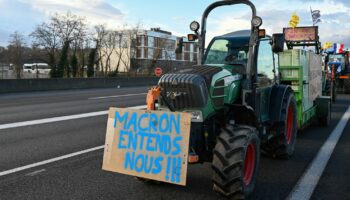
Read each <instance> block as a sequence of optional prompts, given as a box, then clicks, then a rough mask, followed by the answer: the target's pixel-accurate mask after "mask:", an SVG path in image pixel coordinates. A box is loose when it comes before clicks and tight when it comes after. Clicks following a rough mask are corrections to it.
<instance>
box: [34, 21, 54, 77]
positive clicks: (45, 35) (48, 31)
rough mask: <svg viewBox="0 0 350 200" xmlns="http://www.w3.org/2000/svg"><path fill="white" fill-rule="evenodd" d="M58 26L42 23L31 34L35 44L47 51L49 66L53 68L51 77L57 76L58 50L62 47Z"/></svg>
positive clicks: (51, 23) (51, 22)
mask: <svg viewBox="0 0 350 200" xmlns="http://www.w3.org/2000/svg"><path fill="white" fill-rule="evenodd" d="M58 30H59V29H58V26H57V24H55V23H53V21H50V22H49V23H46V22H44V23H42V24H40V25H38V26H37V27H36V28H35V30H34V31H33V32H32V33H31V34H30V36H31V37H33V38H34V39H35V40H34V43H35V44H36V45H37V46H39V47H42V48H44V49H45V50H46V52H47V55H48V60H49V65H50V66H51V76H52V77H56V76H57V64H56V62H57V59H56V57H57V53H58V48H60V46H61V41H60V38H59V35H58Z"/></svg>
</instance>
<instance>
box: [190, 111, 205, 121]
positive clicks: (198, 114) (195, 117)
mask: <svg viewBox="0 0 350 200" xmlns="http://www.w3.org/2000/svg"><path fill="white" fill-rule="evenodd" d="M188 112H189V113H191V122H203V115H202V111H188Z"/></svg>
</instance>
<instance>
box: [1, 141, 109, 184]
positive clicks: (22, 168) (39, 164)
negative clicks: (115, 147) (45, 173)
mask: <svg viewBox="0 0 350 200" xmlns="http://www.w3.org/2000/svg"><path fill="white" fill-rule="evenodd" d="M103 148H104V145H102V146H98V147H94V148H91V149H86V150H83V151H78V152H75V153H71V154H67V155H64V156H59V157H56V158H52V159H48V160H44V161H41V162H37V163H33V164H30V165H25V166H22V167H17V168H14V169H10V170H6V171H3V172H0V177H1V176H5V175H9V174H13V173H16V172H20V171H23V170H26V169H30V168H33V167H38V166H41V165H46V164H49V163H53V162H57V161H60V160H63V159H67V158H71V157H74V156H78V155H81V154H85V153H89V152H92V151H97V150H100V149H103Z"/></svg>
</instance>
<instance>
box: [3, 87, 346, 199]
mask: <svg viewBox="0 0 350 200" xmlns="http://www.w3.org/2000/svg"><path fill="white" fill-rule="evenodd" d="M146 90H147V88H145V87H140V88H121V89H99V90H76V91H61V92H37V93H22V94H9V95H0V125H2V124H8V123H14V122H22V121H29V120H36V119H43V118H51V117H59V116H67V115H74V114H81V113H88V112H95V111H103V110H107V109H108V108H109V107H110V106H117V107H129V106H136V105H143V104H144V102H145V94H144V93H145V91H146ZM96 97H97V98H96ZM99 97H103V98H99ZM349 105H350V96H346V95H339V100H338V101H337V102H336V103H335V104H334V105H333V108H332V115H333V119H332V121H331V125H330V126H329V127H327V128H322V127H318V126H312V127H310V128H307V129H305V130H303V131H302V132H299V135H298V141H297V145H296V151H295V154H294V156H293V157H292V158H291V159H290V160H278V159H271V158H267V157H262V159H261V163H260V169H259V177H258V181H257V186H256V190H255V193H254V195H253V196H252V199H268V200H273V199H285V198H286V197H287V196H288V195H289V194H290V192H291V191H292V189H293V187H294V186H295V185H296V183H297V182H298V180H299V178H300V177H301V176H302V175H303V174H304V172H305V170H306V169H307V167H308V166H309V164H310V163H311V161H312V160H313V158H314V157H315V155H316V154H317V152H318V151H319V149H320V147H321V146H322V145H323V143H324V142H325V141H326V139H327V138H328V136H329V134H330V133H331V132H332V131H333V129H334V128H335V126H336V125H337V123H338V122H339V120H340V118H341V117H342V115H343V113H344V112H345V111H346V109H347V108H348V107H349ZM106 119H107V116H106V115H100V116H95V117H89V118H81V119H74V120H66V121H60V122H53V123H46V124H40V125H32V126H24V127H18V128H10V129H3V130H0V173H1V172H2V171H6V170H10V169H14V168H17V167H21V166H25V165H29V164H33V163H37V162H40V161H44V160H47V159H51V158H55V157H58V156H62V155H67V154H71V153H74V152H78V151H82V150H85V149H90V148H93V147H98V146H101V145H103V144H104V139H105V138H104V137H105V130H106ZM349 130H350V124H349V123H348V124H347V125H346V128H345V129H344V132H343V135H342V137H341V138H340V141H339V143H338V145H337V146H336V149H335V151H334V153H333V155H332V157H331V159H330V161H329V163H328V165H327V167H326V169H325V171H324V173H323V175H322V177H321V179H320V181H319V182H318V185H317V187H316V189H315V192H314V193H313V195H312V199H315V200H316V199H317V200H318V199H350V185H349V184H348V183H349V182H350V172H349V170H348V169H349V166H350V160H349V155H350V148H349V145H350V135H349V134H350V131H349ZM102 157H103V151H102V150H95V151H92V152H89V153H85V154H82V155H79V156H75V157H72V158H68V159H64V160H60V161H57V162H53V163H49V164H45V165H41V166H39V167H33V168H30V169H27V170H23V171H19V172H16V173H12V174H8V175H4V176H0V199H1V200H7V199H223V198H222V197H221V196H219V195H217V194H216V193H214V192H213V191H212V183H211V168H210V164H203V165H201V164H199V165H190V166H189V168H188V170H189V171H188V177H187V186H186V187H182V186H176V185H171V184H165V183H161V184H144V183H140V182H139V181H137V180H135V179H134V178H133V177H130V176H126V175H121V174H116V173H110V172H106V171H102V170H101V167H102Z"/></svg>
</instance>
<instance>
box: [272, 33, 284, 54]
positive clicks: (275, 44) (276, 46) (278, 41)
mask: <svg viewBox="0 0 350 200" xmlns="http://www.w3.org/2000/svg"><path fill="white" fill-rule="evenodd" d="M283 49H284V35H283V33H276V34H273V35H272V51H273V52H274V53H280V52H283Z"/></svg>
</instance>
